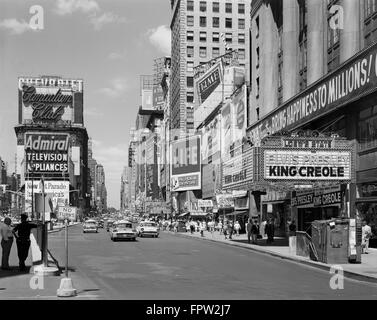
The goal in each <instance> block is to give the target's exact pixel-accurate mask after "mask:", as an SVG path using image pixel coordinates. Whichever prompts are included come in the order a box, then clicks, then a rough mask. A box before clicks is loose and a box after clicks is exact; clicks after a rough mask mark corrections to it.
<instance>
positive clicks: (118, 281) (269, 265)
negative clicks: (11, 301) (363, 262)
mask: <svg viewBox="0 0 377 320" xmlns="http://www.w3.org/2000/svg"><path fill="white" fill-rule="evenodd" d="M49 247H50V250H51V252H52V253H53V255H54V256H55V257H56V258H58V260H59V263H60V265H61V266H64V232H59V233H54V234H51V235H49ZM69 256H70V261H69V267H70V269H72V273H71V275H72V278H73V279H79V281H76V282H75V284H76V289H78V291H80V292H86V294H91V295H92V296H93V298H99V299H131V300H132V299H137V300H160V299H161V300H165V299H166V300H181V299H190V300H205V299H210V300H216V299H226V300H233V299H241V300H244V299H245V300H246V299H247V300H249V299H279V300H282V299H377V285H375V284H370V283H365V282H359V281H356V280H345V282H344V289H343V290H332V289H331V288H330V285H329V282H330V278H331V276H332V275H330V274H329V273H327V272H325V271H322V270H319V269H316V268H313V267H310V266H304V265H300V264H296V263H294V262H290V261H286V260H282V259H278V258H274V257H271V256H268V255H265V254H259V253H256V252H253V251H250V250H246V249H242V248H237V247H230V246H227V245H223V244H218V243H212V242H208V241H202V240H200V239H199V240H198V239H187V238H183V237H179V236H175V235H172V234H167V233H162V234H160V237H159V238H138V239H137V241H136V242H134V241H122V242H112V241H111V240H110V236H109V234H108V232H106V230H104V229H100V231H99V233H98V234H95V233H90V234H89V233H86V234H83V233H82V229H81V226H75V227H71V228H70V229H69Z"/></svg>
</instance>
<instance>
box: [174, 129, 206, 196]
mask: <svg viewBox="0 0 377 320" xmlns="http://www.w3.org/2000/svg"><path fill="white" fill-rule="evenodd" d="M200 141H201V138H200V136H192V137H189V138H187V139H182V140H177V141H175V142H173V143H172V148H171V149H172V150H171V162H170V163H171V191H187V190H200V189H201V187H202V184H201V149H200Z"/></svg>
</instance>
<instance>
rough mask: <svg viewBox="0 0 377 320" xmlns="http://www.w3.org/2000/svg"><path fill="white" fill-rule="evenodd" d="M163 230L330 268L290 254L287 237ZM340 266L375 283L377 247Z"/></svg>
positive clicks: (327, 265) (351, 273) (376, 278)
mask: <svg viewBox="0 0 377 320" xmlns="http://www.w3.org/2000/svg"><path fill="white" fill-rule="evenodd" d="M164 232H167V233H170V234H174V235H177V236H180V237H187V238H195V239H200V240H203V241H213V242H218V243H223V244H226V245H230V246H236V247H240V248H246V249H249V250H253V251H257V252H260V253H263V254H268V255H271V256H274V257H278V258H281V259H287V260H291V261H295V262H298V263H302V264H306V265H310V266H313V267H316V268H320V269H323V270H326V271H329V270H330V268H331V265H329V264H325V263H322V262H317V261H312V260H310V258H306V257H301V256H297V255H294V254H291V253H290V252H289V245H288V239H284V238H275V241H274V243H273V245H269V244H267V243H266V239H258V244H257V245H255V244H249V243H248V242H247V235H246V234H241V235H239V236H237V235H233V237H232V238H233V239H232V240H229V237H228V239H227V240H225V236H224V235H220V234H219V232H217V231H215V232H214V233H210V232H209V231H205V232H204V237H201V236H200V233H199V232H194V234H191V233H190V232H186V233H184V232H177V233H174V232H172V231H164ZM340 266H341V267H342V268H343V270H344V276H346V277H348V278H351V279H356V280H362V281H368V282H373V283H377V249H373V248H372V249H371V248H370V249H369V254H362V255H361V264H360V263H359V264H352V263H348V264H341V265H340Z"/></svg>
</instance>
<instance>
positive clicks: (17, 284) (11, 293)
mask: <svg viewBox="0 0 377 320" xmlns="http://www.w3.org/2000/svg"><path fill="white" fill-rule="evenodd" d="M76 224H77V223H76ZM76 224H72V225H69V226H73V225H76ZM58 231H60V230H52V232H58ZM49 233H50V232H49ZM30 240H31V244H30V251H29V255H28V258H27V260H26V265H27V270H26V271H25V272H20V271H19V269H18V257H17V246H16V243H15V242H14V243H13V245H12V249H11V254H10V257H9V265H10V267H11V270H6V271H4V270H1V269H0V300H56V299H59V300H60V299H62V300H92V299H98V295H95V294H90V292H88V290H87V289H85V288H87V287H88V282H87V281H86V280H85V279H84V278H83V277H81V276H79V275H78V274H77V273H76V272H70V274H69V276H70V278H71V279H72V282H73V284H74V287H75V288H84V289H82V290H78V292H77V296H76V297H70V298H58V297H57V294H56V290H57V289H58V288H59V285H60V281H61V279H62V278H64V273H62V274H61V275H59V276H45V277H39V279H38V276H36V275H34V274H33V273H31V272H32V268H31V267H32V266H33V264H34V263H35V262H38V261H39V260H40V259H41V251H40V249H39V247H38V244H37V243H36V240H35V237H34V235H33V234H31V235H30ZM48 260H49V265H53V264H54V262H53V259H52V257H51V256H50V255H49V259H48ZM59 264H60V265H63V264H64V261H59ZM38 285H39V286H38Z"/></svg>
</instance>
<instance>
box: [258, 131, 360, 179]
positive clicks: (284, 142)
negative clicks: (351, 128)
mask: <svg viewBox="0 0 377 320" xmlns="http://www.w3.org/2000/svg"><path fill="white" fill-rule="evenodd" d="M260 155H261V161H260V168H259V170H260V175H259V176H260V179H261V180H264V181H267V182H279V181H280V182H284V181H287V182H297V183H298V184H305V183H309V184H310V183H311V182H315V181H317V182H335V183H336V182H339V183H349V182H352V181H353V180H354V179H355V177H354V171H355V170H354V163H355V148H354V144H353V143H352V142H351V141H348V140H345V139H343V138H334V137H323V136H321V137H315V138H308V137H287V136H284V137H278V136H275V137H269V138H267V139H265V141H264V144H263V147H261V153H260Z"/></svg>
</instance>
